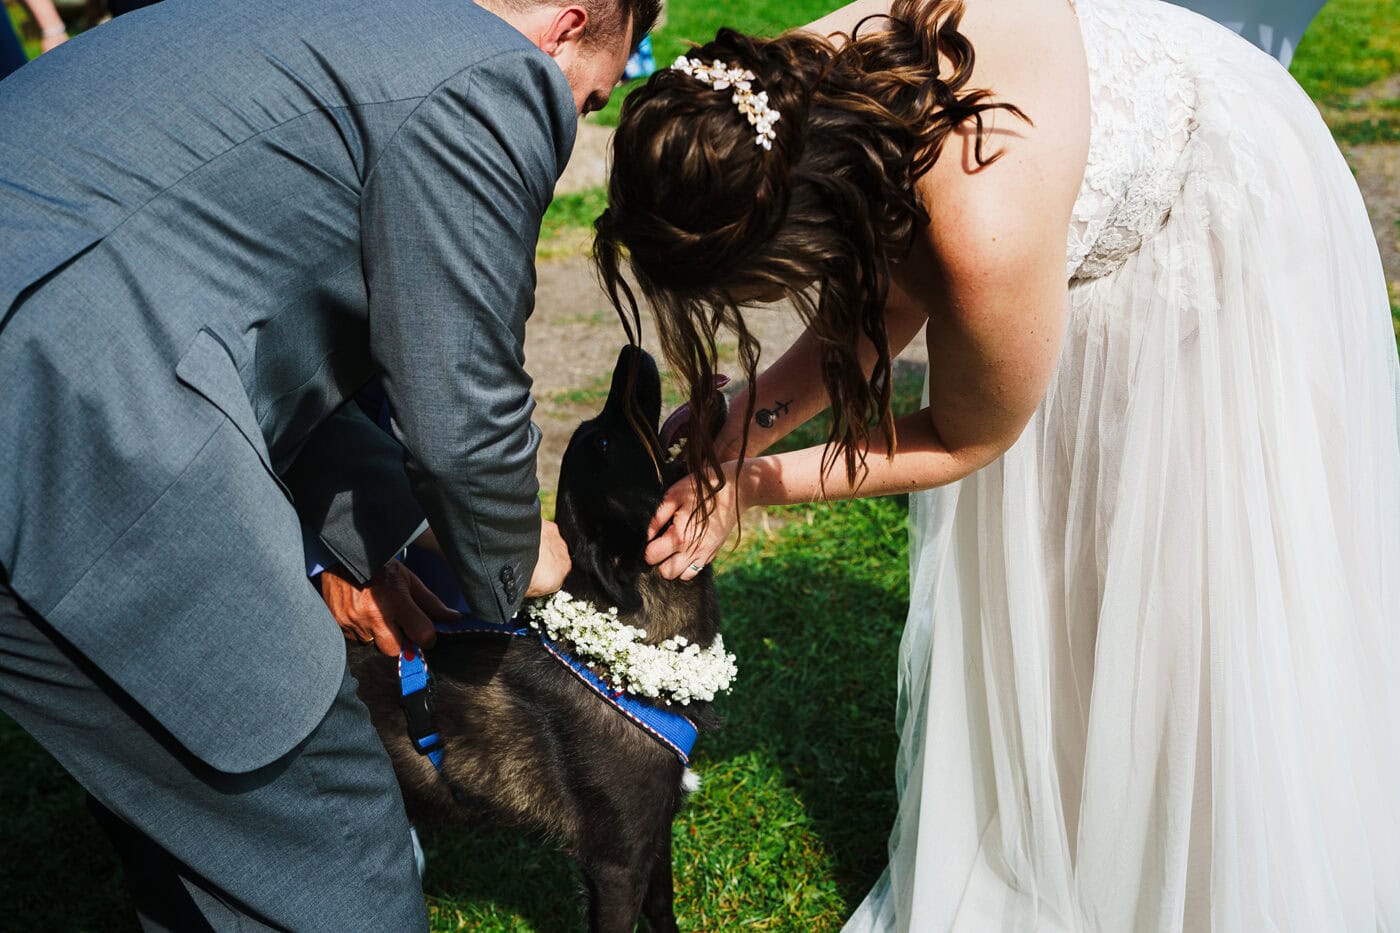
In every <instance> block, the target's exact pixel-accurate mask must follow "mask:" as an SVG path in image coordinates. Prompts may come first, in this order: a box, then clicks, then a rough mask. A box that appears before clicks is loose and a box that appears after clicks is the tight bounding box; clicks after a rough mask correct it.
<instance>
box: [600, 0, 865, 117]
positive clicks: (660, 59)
mask: <svg viewBox="0 0 1400 933" xmlns="http://www.w3.org/2000/svg"><path fill="white" fill-rule="evenodd" d="M839 6H841V2H840V0H714V2H706V3H677V2H674V0H673V2H670V3H667V4H666V24H665V25H664V26H662V27H661V28H659V29H657V30H655V31H653V32H652V34H651V42H652V49H653V51H654V52H655V53H656V64H657V66H658V67H661V68H664V67H666V66H667V65H669V64H670V63H671V62H673V61H675V58H676V56H677V55H680V54H681V53H682V52H684V51H686V50H687V49H689V48H690V45H691V43H695V44H699V45H703V44H704V43H706V42H708V41H709V40H711V39H713V38H714V37H715V33H716V32H718V31H719V30H720V28H721V27H723V26H728V27H729V28H731V29H737V30H739V31H740V32H748V33H755V34H757V35H776V34H777V33H780V32H782V31H783V30H785V29H790V28H792V27H794V26H803V25H805V24H807V23H810V22H811V21H812V20H815V19H820V18H821V17H823V16H825V15H826V14H827V13H830V12H831V11H832V10H834V9H836V8H837V7H839ZM642 80H644V79H639V80H637V81H634V82H631V83H630V84H628V85H627V86H625V87H621V88H618V89H617V91H615V92H614V93H613V96H612V100H611V101H609V102H608V106H606V107H604V108H603V109H602V110H601V111H599V112H598V113H596V114H594V115H593V116H591V117H589V119H590V120H592V121H594V122H596V123H600V124H602V125H604V126H616V125H617V115H618V113H619V111H620V110H621V109H622V101H623V99H624V98H626V96H627V94H628V92H629V91H631V90H632V88H634V87H636V86H637V85H639V84H641V82H642Z"/></svg>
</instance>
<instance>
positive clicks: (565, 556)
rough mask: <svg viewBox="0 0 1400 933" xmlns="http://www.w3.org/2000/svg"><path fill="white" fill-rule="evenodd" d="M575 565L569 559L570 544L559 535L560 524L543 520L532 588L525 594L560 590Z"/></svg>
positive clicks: (543, 593) (534, 594) (532, 594)
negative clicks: (538, 555)
mask: <svg viewBox="0 0 1400 933" xmlns="http://www.w3.org/2000/svg"><path fill="white" fill-rule="evenodd" d="M573 566H574V565H573V561H571V560H569V546H568V545H567V544H565V543H564V539H563V538H561V537H560V536H559V526H558V525H556V524H554V522H550V521H544V520H541V521H540V557H539V560H537V561H536V562H535V572H534V573H533V574H532V575H531V576H530V588H529V589H527V590H526V591H525V595H526V596H527V597H530V596H548V595H549V594H550V593H556V592H558V591H559V588H560V587H561V586H563V585H564V578H565V577H567V576H568V575H569V571H570V570H571V569H572V568H573Z"/></svg>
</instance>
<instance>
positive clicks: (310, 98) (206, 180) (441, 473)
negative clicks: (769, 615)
mask: <svg viewBox="0 0 1400 933" xmlns="http://www.w3.org/2000/svg"><path fill="white" fill-rule="evenodd" d="M576 128H577V117H576V114H575V112H574V107H573V101H572V96H571V94H570V90H569V86H568V84H567V82H566V81H565V79H564V77H563V75H562V74H561V72H560V71H559V69H558V68H557V66H555V65H554V63H553V62H552V61H551V60H550V59H549V58H548V57H547V56H545V55H543V54H542V53H541V52H539V51H538V50H537V49H536V48H534V47H533V46H532V45H531V44H530V43H528V42H527V41H526V40H525V39H524V38H523V37H522V36H521V35H520V34H519V33H517V32H516V31H515V30H513V29H512V28H511V27H510V26H509V25H507V24H506V23H504V22H502V21H501V20H499V19H498V18H496V17H495V16H493V15H491V14H489V13H487V12H485V11H483V10H481V9H480V8H478V7H475V6H473V5H472V4H470V3H468V2H466V0H398V2H395V3H393V4H385V3H382V2H378V0H333V2H331V0H327V2H318V3H289V2H285V0H240V2H238V3H226V2H224V0H175V2H169V3H164V4H160V5H158V6H155V7H152V8H150V9H149V10H146V11H143V12H142V13H141V14H139V15H134V16H131V17H123V18H121V19H118V20H115V21H113V22H112V23H110V24H108V25H106V26H103V27H102V28H100V29H96V30H93V31H92V32H90V33H87V34H85V35H83V36H80V37H78V38H77V39H75V40H74V41H72V42H69V43H67V44H66V45H64V46H63V47H62V48H60V49H58V50H56V53H55V54H50V55H46V56H44V57H43V58H42V59H40V60H38V61H36V62H35V63H33V64H31V65H29V66H26V67H25V68H24V69H22V70H21V71H20V72H17V73H16V74H15V75H13V76H11V77H10V78H9V79H7V80H6V81H4V82H3V83H0V569H3V572H4V574H5V576H6V577H7V578H8V580H9V582H10V584H11V585H12V586H13V588H14V589H15V591H16V592H17V593H18V594H19V595H20V596H21V597H22V598H23V599H24V600H25V601H26V602H28V603H29V604H30V606H31V607H33V608H34V609H35V610H36V611H38V612H39V613H40V614H41V615H43V616H44V617H45V618H46V619H48V620H49V622H50V623H51V624H53V626H54V627H55V628H56V629H57V630H58V631H59V632H61V633H62V634H63V635H64V636H65V637H66V638H68V639H70V640H71V641H72V642H73V643H74V644H75V645H76V646H77V647H78V648H79V649H80V650H81V651H82V652H83V653H84V654H85V655H87V656H88V657H89V658H91V659H92V660H94V661H95V662H96V663H97V664H98V665H99V666H100V667H101V668H102V669H103V670H104V671H105V672H106V673H107V674H108V675H109V676H110V677H111V678H112V679H113V680H114V681H115V682H116V684H117V685H118V686H119V687H121V688H122V689H123V690H124V691H126V692H127V693H129V694H130V696H131V697H133V698H134V699H135V700H136V701H137V702H138V703H140V704H141V705H142V706H143V707H145V708H146V709H147V710H148V711H149V712H151V713H152V714H153V715H155V716H156V718H157V719H158V720H159V721H160V722H161V723H162V724H163V725H164V726H165V727H166V728H168V729H169V730H170V732H171V733H173V734H174V736H175V737H176V738H177V739H178V740H179V741H180V742H182V743H183V744H184V745H185V746H187V747H188V748H189V749H190V750H191V751H193V752H194V753H195V754H197V755H199V756H200V757H201V758H203V759H204V760H205V761H207V762H209V763H210V764H212V765H214V766H215V767H218V768H220V769H223V770H229V771H243V770H249V769H252V768H255V767H258V766H260V765H262V764H264V763H267V762H269V761H271V760H274V759H275V758H277V757H279V756H280V755H281V754H283V753H284V752H286V751H287V750H288V749H290V748H291V747H292V746H294V745H295V744H296V743H297V742H299V741H300V740H301V739H302V738H303V737H304V736H305V735H306V734H307V733H308V731H309V730H310V729H311V728H312V727H313V726H314V725H315V723H316V722H317V721H318V720H319V719H320V717H321V716H322V714H323V713H324V711H325V709H326V708H327V706H328V705H329V703H330V700H331V698H332V696H333V695H334V693H335V690H336V687H337V685H338V683H339V681H340V677H341V670H342V666H343V652H344V647H343V643H342V641H341V637H340V634H339V632H338V630H337V628H336V626H335V625H334V623H333V622H332V620H331V619H330V616H329V614H328V612H327V611H326V609H325V607H324V605H322V604H321V602H320V600H319V597H318V596H317V595H316V594H315V593H314V592H313V591H312V589H311V587H310V586H309V585H308V583H307V581H306V579H305V577H304V573H303V568H302V563H301V559H300V554H301V531H300V518H306V519H308V520H310V521H312V522H313V523H319V525H320V527H321V531H322V536H323V538H325V539H326V543H327V544H328V545H329V546H330V547H331V549H332V550H333V551H334V552H335V553H337V554H338V555H340V556H341V557H342V559H344V560H346V561H347V563H349V564H351V565H352V567H353V568H354V569H356V571H357V572H358V573H359V574H361V575H367V574H368V572H369V571H370V570H371V569H372V567H373V563H374V561H376V560H382V559H383V558H384V557H385V556H387V554H388V553H390V552H391V550H392V548H394V547H397V546H398V545H399V544H401V543H402V540H401V538H402V535H403V534H404V533H405V529H409V528H411V527H412V526H413V525H416V524H417V521H418V515H417V510H416V508H414V507H413V506H412V505H405V504H403V503H399V505H398V506H396V505H394V503H393V500H392V498H391V499H390V501H389V503H387V507H386V503H369V504H366V503H364V502H362V501H360V502H357V501H356V500H355V497H354V496H352V495H350V494H349V492H348V490H351V489H352V488H356V487H358V488H360V489H364V488H369V487H366V486H364V484H363V483H360V482H358V480H356V479H352V478H349V477H352V476H353V475H354V474H355V472H356V470H357V469H358V463H357V462H353V461H349V460H347V458H345V457H343V456H339V455H337V454H335V452H336V451H344V450H365V451H372V452H374V453H373V454H367V457H366V458H365V460H366V462H376V463H377V464H378V466H374V467H372V469H380V468H382V466H383V458H384V456H386V455H392V456H393V457H394V458H395V459H397V458H398V454H397V448H392V449H391V450H389V451H388V453H387V454H386V448H385V447H384V445H385V444H386V443H389V444H392V442H391V441H388V440H386V438H384V437H383V436H381V435H380V434H379V432H377V430H376V429H375V428H374V427H373V426H372V425H371V424H370V423H369V422H368V421H367V420H365V419H364V418H362V417H357V416H356V414H355V413H353V412H350V411H349V410H347V409H343V408H342V405H343V403H344V402H345V401H346V399H347V398H349V396H351V395H352V394H353V393H354V392H355V391H356V390H357V389H358V388H359V387H360V386H362V385H363V384H364V383H365V382H366V381H367V380H369V379H371V378H372V377H374V376H375V375H381V376H382V378H383V379H384V383H385V387H386V390H387V393H388V396H389V399H390V401H391V403H392V404H393V407H394V409H395V411H396V413H397V418H398V422H397V424H396V436H397V439H398V441H400V442H401V443H402V447H403V450H404V451H405V454H406V456H405V457H404V458H403V460H404V465H405V466H406V468H407V472H408V475H409V477H410V480H411V482H412V487H413V491H414V493H415V496H416V499H417V500H418V502H419V503H421V505H422V507H423V509H424V511H425V512H426V513H427V515H428V516H429V518H430V519H431V521H432V523H433V526H434V528H435V529H436V530H437V532H438V537H439V539H440V540H441V541H442V543H443V545H444V548H445V550H446V552H447V554H448V557H449V561H450V562H451V564H452V566H453V567H454V569H455V570H456V572H457V574H458V576H459V579H460V581H461V583H462V587H463V591H464V593H465V594H466V595H467V598H468V599H469V600H470V601H471V603H472V604H473V606H474V607H475V608H476V609H478V610H479V611H481V612H482V613H483V614H485V615H487V616H489V617H493V618H496V619H500V620H504V619H506V618H509V617H510V616H512V615H513V614H514V613H515V611H516V610H517V609H518V606H519V603H520V601H521V599H522V597H523V591H524V589H525V586H526V584H527V582H528V581H529V579H530V575H531V572H532V570H533V564H534V559H535V553H536V550H537V547H538V534H539V515H538V504H537V501H536V496H537V486H536V481H535V470H534V454H535V448H536V446H537V443H538V431H537V429H536V428H535V427H534V426H533V425H532V424H531V421H530V417H531V413H532V411H533V402H532V400H531V396H530V379H529V377H528V376H527V375H526V372H525V368H524V354H523V345H524V326H525V319H526V317H527V316H528V314H529V312H530V310H531V308H532V302H533V289H534V273H533V258H534V246H535V241H536V238H537V236H538V231H539V221H540V217H541V216H542V214H543V212H544V210H545V208H546V206H547V205H548V202H549V199H550V197H551V195H552V191H553V186H554V183H555V181H556V180H557V178H558V176H559V173H560V171H561V170H562V168H563V166H564V163H565V162H566V161H567V158H568V154H569V151H570V149H571V147H572V145H573V138H574V133H575V131H576ZM333 415H335V416H336V417H335V418H332V416H333ZM356 438H358V440H357V439H356ZM309 439H312V442H311V444H310V445H309V446H308V440H309ZM303 452H305V453H306V454H307V460H304V461H303V463H302V465H301V466H299V467H297V469H296V470H295V471H292V470H291V468H292V466H293V464H294V463H295V462H296V461H297V459H298V456H299V455H300V454H302V453H303ZM328 452H329V453H328ZM376 457H377V458H378V460H377V461H376V460H375V458H376ZM289 471H290V472H292V473H293V474H300V475H299V476H297V480H298V486H299V488H301V489H303V490H310V491H312V492H310V493H306V494H304V495H303V496H302V497H301V501H303V502H307V503H309V504H310V508H309V509H304V511H307V512H308V513H309V514H307V515H304V516H301V517H299V516H298V514H297V512H296V508H295V504H294V502H293V499H294V498H295V497H294V496H293V495H292V493H291V491H290V490H289V487H288V485H287V483H286V482H285V476H286V475H287V474H288V473H289ZM317 492H319V493H321V494H320V495H317V494H315V493H317ZM400 506H402V508H401V509H400V508H399V507H400ZM385 514H389V515H391V516H394V515H399V514H401V515H402V518H391V519H390V520H387V521H376V520H375V519H374V518H373V516H376V515H378V516H383V515H385ZM396 537H397V538H398V540H394V539H395V538H396ZM366 542H369V543H366Z"/></svg>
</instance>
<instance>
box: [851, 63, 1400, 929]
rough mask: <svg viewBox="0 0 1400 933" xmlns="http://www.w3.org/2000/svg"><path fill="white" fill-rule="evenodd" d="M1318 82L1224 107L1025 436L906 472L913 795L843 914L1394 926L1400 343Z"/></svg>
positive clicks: (1198, 140) (1078, 313)
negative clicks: (924, 484) (991, 458)
mask: <svg viewBox="0 0 1400 933" xmlns="http://www.w3.org/2000/svg"><path fill="white" fill-rule="evenodd" d="M1280 74H1281V72H1280ZM1297 97H1298V98H1299V99H1300V100H1302V104H1299V103H1298V101H1297V100H1292V99H1290V100H1289V101H1288V102H1287V104H1286V106H1285V105H1280V106H1276V107H1275V106H1270V105H1269V104H1268V103H1267V102H1262V101H1257V100H1250V101H1238V102H1237V103H1238V106H1237V107H1236V108H1235V109H1234V110H1233V112H1229V113H1228V114H1217V115H1216V122H1215V123H1212V122H1211V118H1210V117H1209V116H1203V117H1202V122H1201V125H1200V126H1199V127H1197V128H1196V130H1195V133H1194V135H1193V138H1192V141H1191V142H1190V143H1189V144H1188V151H1187V153H1186V155H1185V158H1187V159H1188V160H1189V161H1188V170H1187V172H1186V175H1185V185H1184V187H1183V189H1182V191H1181V193H1180V196H1179V197H1178V199H1177V200H1176V202H1175V203H1174V205H1173V206H1172V209H1171V211H1170V214H1169V216H1168V217H1167V218H1166V219H1165V222H1164V223H1163V225H1162V226H1161V227H1160V229H1159V230H1157V231H1156V233H1155V234H1153V235H1151V236H1149V237H1148V238H1147V239H1146V240H1145V241H1144V242H1143V244H1142V246H1141V247H1140V248H1139V249H1138V250H1137V251H1136V252H1135V253H1134V254H1133V255H1132V256H1131V257H1130V258H1129V259H1128V260H1127V262H1126V264H1125V265H1123V266H1122V267H1121V268H1119V269H1118V270H1117V271H1116V272H1113V273H1112V274H1109V275H1107V276H1104V277H1102V278H1097V279H1091V280H1086V281H1079V282H1075V283H1073V284H1072V285H1071V287H1070V313H1069V319H1068V324H1067V331H1066V338H1065V343H1064V349H1063V356H1062V359H1061V362H1060V366H1059V369H1058V372H1057V374H1056V376H1055V378H1054V381H1053V384H1052V385H1051V387H1050V390H1049V392H1048V394H1047V396H1046V397H1045V399H1044V401H1043V403H1042V404H1041V406H1040V408H1039V410H1038V411H1037V413H1036V415H1035V416H1034V418H1033V420H1032V421H1031V422H1030V425H1029V427H1027V429H1026V431H1025V433H1024V434H1023V436H1022V437H1021V438H1020V439H1019V441H1018V442H1017V443H1016V444H1015V445H1014V446H1013V447H1012V448H1011V449H1010V450H1009V451H1008V452H1007V453H1006V454H1005V455H1004V456H1003V457H1001V458H1000V459H999V460H997V461H996V462H995V463H993V464H992V465H990V466H989V467H987V468H986V469H984V470H982V471H980V472H978V473H977V474H975V475H973V476H971V477H969V478H968V479H966V480H964V481H962V482H960V483H957V484H955V485H952V486H949V487H945V488H942V489H937V490H933V491H930V492H928V493H923V494H919V495H917V496H915V497H914V501H913V502H912V504H911V535H912V545H913V546H912V549H911V573H912V580H911V583H912V586H911V606H910V612H909V620H908V625H907V628H906V630H905V634H904V639H903V644H902V648H901V655H900V669H899V702H898V714H897V728H898V730H899V733H900V737H901V745H900V751H899V758H898V762H897V788H898V794H899V816H898V820H897V825H896V827H895V830H894V833H893V835H892V836H891V840H890V867H889V870H888V872H887V873H886V875H885V877H884V878H882V879H881V881H880V883H879V885H878V886H877V887H876V889H875V890H874V891H873V892H872V893H871V895H870V896H869V897H868V898H867V900H866V901H865V903H864V904H862V905H861V907H860V909H859V911H858V912H857V914H856V915H855V917H853V918H852V920H851V922H850V924H849V925H848V930H853V931H860V930H874V929H878V930H884V929H900V930H904V929H912V930H967V931H975V933H987V931H1000V930H1037V931H1038V930H1076V931H1079V930H1094V931H1098V930H1102V931H1134V930H1146V931H1155V930H1180V929H1187V930H1207V929H1213V930H1229V931H1264V930H1298V931H1331V930H1348V931H1358V930H1365V931H1370V930H1380V929H1391V930H1395V929H1400V418H1398V417H1397V416H1398V414H1400V374H1398V373H1397V360H1396V346H1395V341H1394V337H1393V333H1392V330H1391V324H1390V314H1389V308H1388V300H1387V295H1386V288H1385V282H1384V275H1383V272H1382V269H1381V266H1380V260H1379V256H1378V250H1377V247H1376V242H1375V238H1374V234H1373V232H1372V229H1371V227H1370V224H1369V222H1368V220H1367V216H1366V211H1365V208H1364V205H1363V204H1362V202H1361V198H1360V195H1359V193H1358V190H1357V186H1356V184H1355V182H1354V180H1353V178H1352V176H1351V173H1350V171H1349V170H1348V168H1347V166H1346V164H1345V163H1344V161H1343V159H1342V158H1341V156H1340V154H1339V153H1338V152H1337V150H1336V148H1335V146H1334V144H1333V143H1332V140H1331V138H1330V137H1329V136H1328V134H1327V132H1326V130H1325V128H1324V127H1323V126H1322V124H1321V121H1320V120H1319V119H1317V116H1316V114H1315V113H1312V112H1309V113H1299V112H1296V111H1298V108H1299V107H1300V106H1302V107H1307V108H1308V110H1309V111H1310V110H1311V108H1310V106H1308V105H1307V104H1306V99H1305V98H1302V95H1301V93H1299V94H1298V95H1297ZM1241 134H1244V136H1246V137H1248V138H1251V139H1253V140H1255V141H1256V142H1259V143H1260V144H1259V145H1257V146H1256V148H1255V151H1254V152H1253V154H1252V155H1251V158H1250V160H1248V163H1247V164H1246V163H1245V162H1242V161H1240V160H1238V159H1236V158H1235V157H1234V156H1235V154H1232V152H1231V149H1232V146H1233V145H1234V143H1233V142H1232V140H1238V139H1240V138H1242V136H1241Z"/></svg>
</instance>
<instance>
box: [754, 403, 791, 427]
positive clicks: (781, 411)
mask: <svg viewBox="0 0 1400 933" xmlns="http://www.w3.org/2000/svg"><path fill="white" fill-rule="evenodd" d="M791 404H792V399H788V400H787V401H786V402H777V403H775V404H774V405H773V407H772V408H760V409H759V410H758V411H756V412H754V416H753V420H754V421H757V422H758V426H759V427H760V428H771V427H772V426H773V422H775V421H777V420H778V417H779V416H780V415H785V414H787V411H788V406H789V405H791Z"/></svg>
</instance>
